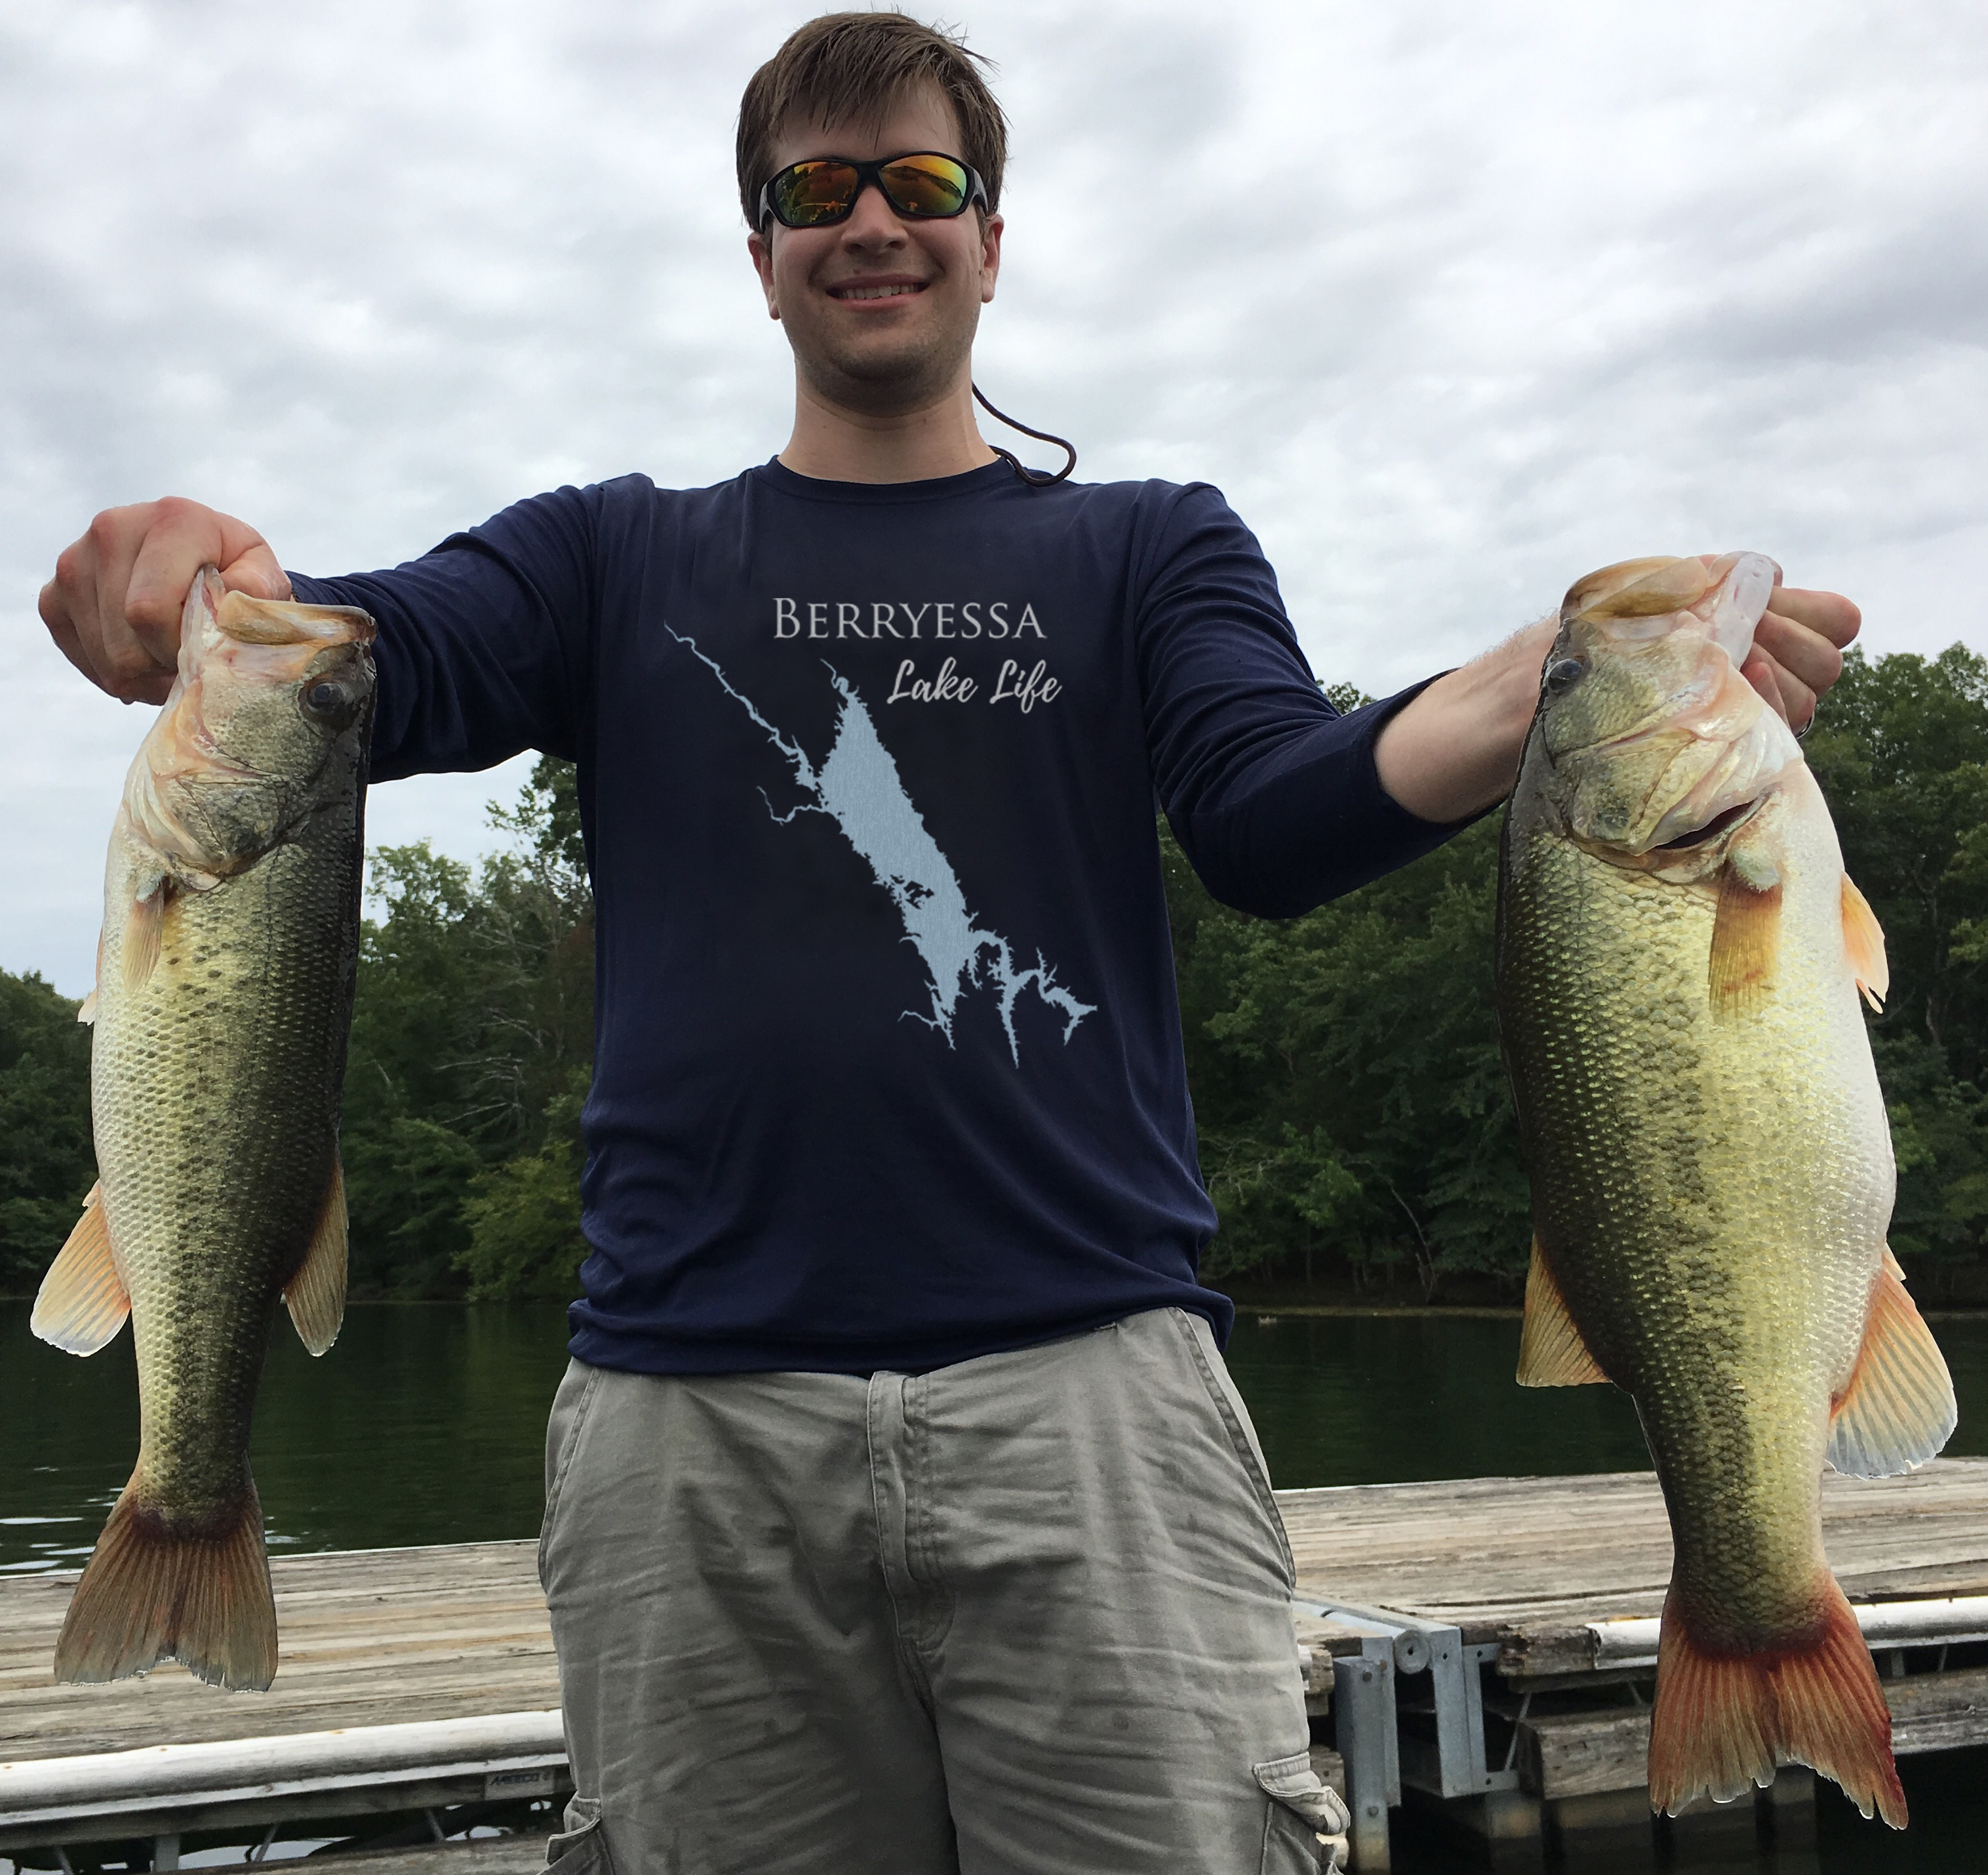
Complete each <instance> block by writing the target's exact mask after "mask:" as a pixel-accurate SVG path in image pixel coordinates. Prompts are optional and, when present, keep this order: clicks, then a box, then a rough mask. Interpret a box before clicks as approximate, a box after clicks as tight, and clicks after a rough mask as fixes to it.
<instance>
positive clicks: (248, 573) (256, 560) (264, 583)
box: [221, 540, 290, 600]
mask: <svg viewBox="0 0 1988 1875" xmlns="http://www.w3.org/2000/svg"><path fill="white" fill-rule="evenodd" d="M221 584H222V585H224V586H225V587H227V588H228V591H230V592H245V593H246V594H249V597H251V598H254V599H277V600H281V599H287V598H289V597H290V576H289V574H287V573H286V572H285V571H284V570H283V569H282V564H281V563H280V562H279V560H277V558H276V555H275V554H274V553H272V552H271V551H270V550H269V546H268V544H267V543H265V542H263V541H260V540H259V541H257V542H256V543H255V545H254V546H253V547H250V548H249V549H248V550H246V551H245V552H244V553H240V554H238V556H236V557H235V559H233V560H230V561H229V562H228V564H227V565H226V566H225V567H222V568H221Z"/></svg>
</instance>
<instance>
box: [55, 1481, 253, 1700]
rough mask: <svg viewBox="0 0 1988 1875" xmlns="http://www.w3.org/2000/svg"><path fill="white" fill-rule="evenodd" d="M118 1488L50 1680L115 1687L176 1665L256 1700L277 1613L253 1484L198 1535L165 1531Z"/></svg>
mask: <svg viewBox="0 0 1988 1875" xmlns="http://www.w3.org/2000/svg"><path fill="white" fill-rule="evenodd" d="M136 1484H137V1481H136V1480H135V1479H134V1481H133V1482H132V1483H131V1484H127V1485H126V1486H125V1487H124V1491H123V1495H122V1496H121V1497H120V1498H118V1500H117V1508H115V1509H113V1511H111V1513H110V1521H108V1522H106V1524H105V1525H104V1526H103V1535H101V1536H100V1537H99V1538H97V1539H96V1548H95V1550H94V1551H93V1552H91V1555H90V1562H89V1564H88V1565H87V1566H86V1568H85V1569H84V1570H83V1580H82V1581H81V1582H78V1583H77V1584H76V1594H75V1596H74V1597H73V1599H71V1601H70V1603H69V1617H68V1619H66V1620H65V1621H64V1622H63V1630H62V1635H61V1637H60V1638H59V1640H57V1641H56V1678H57V1679H58V1680H72V1681H78V1682H95V1681H100V1680H122V1679H123V1678H124V1677H126V1675H127V1674H141V1673H144V1672H145V1671H146V1670H147V1669H148V1668H150V1667H156V1666H157V1665H158V1663H160V1662H161V1660H180V1661H183V1662H184V1663H185V1664H186V1666H187V1667H188V1669H189V1670H191V1672H192V1673H193V1674H195V1675H196V1676H197V1677H198V1678H200V1679H202V1680H205V1681H207V1683H208V1684H209V1685H210V1686H221V1687H228V1688H229V1689H230V1690H234V1689H237V1688H241V1687H252V1688H253V1689H254V1690H255V1691H257V1692H262V1691H265V1690H266V1688H267V1687H268V1686H269V1682H270V1681H271V1680H272V1679H274V1678H275V1677H276V1601H275V1599H274V1597H273V1596H272V1594H271V1592H270V1589H269V1554H268V1552H267V1551H266V1550H265V1548H263V1545H262V1502H261V1500H260V1499H259V1498H257V1496H256V1494H255V1485H254V1484H252V1483H245V1489H244V1491H243V1494H242V1499H241V1501H240V1502H239V1504H238V1505H237V1506H235V1507H234V1508H233V1509H232V1511H231V1512H230V1513H229V1514H228V1515H227V1516H226V1517H225V1518H222V1519H218V1520H216V1521H215V1522H214V1523H213V1524H211V1525H209V1527H208V1528H207V1529H205V1531H198V1532H196V1533H192V1534H188V1533H187V1532H184V1531H175V1530H174V1529H172V1528H169V1527H168V1526H167V1524H166V1522H165V1520H164V1518H161V1516H160V1515H159V1514H158V1513H157V1511H155V1510H154V1509H152V1508H151V1507H150V1505H149V1504H147V1503H146V1502H145V1501H144V1498H142V1497H141V1496H140V1494H139V1493H138V1491H137V1488H136Z"/></svg>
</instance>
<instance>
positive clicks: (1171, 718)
mask: <svg viewBox="0 0 1988 1875" xmlns="http://www.w3.org/2000/svg"><path fill="white" fill-rule="evenodd" d="M296 588H297V592H298V596H299V597H301V598H306V599H312V600H316V601H323V602H326V603H335V604H356V605H360V606H363V607H364V608H366V609H367V611H369V612H370V613H371V614H373V615H374V618H375V619H376V620H377V621H378V624H379V628H380V633H379V639H378V643H377V647H376V656H377V662H378V665H379V672H380V686H379V699H378V709H377V723H376V727H375V730H374V744H373V775H374V779H375V780H391V779H392V778H394V777H397V776H403V775H410V774H414V773H421V772H424V771H434V770H463V769H478V768H482V767H488V766H489V765H490V764H492V763H495V762H498V761H501V760H503V759H505V757H507V756H511V755H512V754H515V753H517V752H519V750H525V749H539V750H545V751H546V752H547V753H551V754H554V755H559V756H570V757H573V759H574V760H576V761H577V763H578V764H579V785H580V810H581V815H582V819H583V826H584V828H585V832H586V837H587V855H588V861H589V865H590V868H591V872H592V875H593V884H594V893H595V901H596V907H597V927H596V943H597V974H596V1010H597V1014H596V1037H597V1039H596V1052H595V1061H594V1077H593V1090H592V1092H591V1094H590V1097H589V1098H588V1101H587V1107H586V1112H585V1129H586V1136H587V1169H586V1173H585V1177H584V1181H583V1200H584V1226H585V1230H586V1234H587V1239H588V1241H589V1243H590V1245H591V1247H592V1254H591V1255H590V1257H588V1259H587V1263H586V1265H585V1267H584V1268H583V1271H582V1281H583V1286H584V1288H585V1291H586V1294H585V1297H584V1299H583V1300H582V1301H579V1302H577V1303H576V1304H575V1305H574V1307H573V1313H572V1322H573V1352H575V1354H576V1355H578V1356H579V1357H580V1359H583V1360H586V1361H588V1362H593V1363H595V1364H597V1365H600V1366H609V1367H617V1368H623V1369H633V1370H636V1371H640V1372H677V1373H692V1372H700V1373H702V1372H741V1371H749V1370H755V1369H813V1370H828V1371H849V1372H867V1371H870V1370H873V1369H879V1368H891V1369H907V1368H911V1369H915V1368H926V1367H931V1366H940V1365H942V1364H945V1363H946V1362H952V1361H957V1360H962V1359H969V1358H970V1357H972V1356H974V1355H982V1354H987V1353H992V1352H997V1351H999V1350H1000V1349H1008V1348H1014V1347H1019V1346H1024V1345H1029V1344H1030V1343H1032V1342H1040V1341H1043V1340H1045V1339H1051V1338H1053V1337H1055V1336H1057V1335H1064V1334H1070V1333H1075V1332H1079V1331H1080V1330H1083V1329H1084V1328H1090V1327H1093V1326H1096V1325H1100V1324H1102V1323H1104V1322H1111V1321H1114V1320H1116V1319H1117V1318H1121V1317H1122V1316H1124V1315H1129V1314H1132V1313H1134V1312H1135V1311H1139V1310H1141V1309H1145V1308H1155V1307H1159V1306H1163V1305H1168V1304H1178V1305H1182V1306H1184V1307H1186V1308H1192V1309H1195V1310H1198V1311H1200V1312H1201V1313H1202V1314H1204V1315H1206V1316H1207V1317H1208V1318H1209V1319H1210V1321H1211V1322H1213V1324H1214V1325H1215V1328H1216V1330H1217V1332H1218V1333H1220V1334H1222V1335H1226V1332H1227V1329H1228V1327H1229V1319H1230V1310H1229V1304H1228V1303H1227V1301H1226V1299H1225V1298H1222V1296H1220V1295H1217V1294H1216V1293H1215V1292H1214V1291H1210V1290H1208V1289H1205V1288H1202V1287H1201V1286H1200V1285H1199V1283H1198V1282H1197V1281H1196V1280H1195V1266H1196V1258H1197V1257H1198V1254H1199V1251H1200V1250H1201V1248H1202V1245H1203V1244H1205V1242H1206V1240H1208V1238H1209V1235H1210V1234H1211V1233H1212V1230H1213V1228H1214V1224H1215V1216H1214V1212H1213V1210H1212V1207H1211V1206H1210V1204H1209V1200H1208V1197H1207V1194H1206V1193H1205V1190H1204V1189H1203V1186H1202V1179H1201V1176H1200V1172H1199V1166H1198V1164H1197V1162H1196V1157H1195V1135H1194V1122H1193V1116H1192V1111H1191V1109H1190V1106H1189V1102H1188V1088H1187V1082H1186V1076H1185V1070H1184V1067H1183V1063H1182V1047H1181V1034H1180V1021H1179V1015H1178V1009H1177V1007H1176V1003H1175V993H1174V980H1173V960H1172V956H1171V946H1170V944H1169V941H1168V926H1167V916H1166V905H1165V898H1164V895H1163V893H1162V891H1161V874H1160V865H1159V855H1158V841H1157V835H1156V831H1155V817H1154V805H1155V800H1158V803H1159V804H1160V805H1161V807H1164V809H1165V812H1166V814H1167V815H1168V818H1169V820H1170V821H1171V824H1172V826H1173V828H1174V830H1175V833H1176V834H1177V835H1178V838H1179V839H1180V841H1181V844H1182V846H1183V848H1185V850H1186V851H1187V853H1188V856H1189V858H1191V859H1192V861H1193V863H1194V865H1195V868H1196V869H1197V871H1198V872H1199V874H1200V875H1201V876H1202V878H1203V879H1204V880H1205V882H1206V883H1207V884H1208V885H1209V888H1210V889H1211V890H1212V892H1214V893H1215V895H1216V896H1217V897H1219V898H1220V899H1224V900H1225V901H1226V902H1228V903H1229V904H1231V905H1237V906H1239V907H1241V908H1242V909H1245V910H1247V911H1250V912H1258V913H1261V914H1264V915H1266V916H1283V915H1289V914H1292V913H1295V912H1300V911H1303V910H1305V909H1308V908H1310V906H1312V905H1317V904H1318V903H1320V902H1323V901H1324V900H1325V899H1328V898H1330V897H1331V896H1333V895H1335V894H1337V893H1340V892H1346V891H1348V890H1350V889H1351V888H1353V887H1354V886H1357V885H1361V884H1362V883H1364V882H1365V881H1367V880H1368V879H1371V878H1374V877H1376V876H1377V875H1379V874H1381V873H1382V872H1385V871H1387V870H1388V869H1389V868H1392V867H1395V866H1397V865H1401V863H1403V862H1404V861H1406V860H1408V859H1410V858H1414V857H1415V855H1418V854H1419V853H1421V852H1422V851H1425V850H1427V849H1428V848H1431V847H1432V846H1434V845H1435V844H1437V843H1438V842H1439V841H1440V840H1441V839H1442V838H1444V837H1445V834H1446V833H1447V832H1448V831H1449V830H1448V829H1446V828H1437V827H1433V826H1431V825H1429V824H1428V823H1425V822H1423V821H1418V820H1417V819H1415V817H1413V816H1412V815H1411V814H1408V813H1407V812H1406V811H1405V810H1403V809H1402V808H1401V807H1398V805H1396V804H1395V802H1394V801H1393V800H1391V799H1390V798H1389V797H1388V795H1387V794H1385V793H1384V791H1383V790H1382V789H1381V785H1380V783H1379V780H1378V777H1377V775H1376V773H1375V770H1374V737H1375V736H1376V734H1377V733H1378V729H1379V727H1380V726H1381V723H1382V722H1383V721H1384V719H1385V718H1386V716H1387V714H1388V709H1389V707H1390V706H1387V705H1383V706H1379V707H1377V708H1375V709H1368V710H1362V711H1360V712H1357V713H1355V714H1354V715H1353V716H1347V717H1341V716H1339V715H1338V714H1337V712H1335V711H1334V709H1332V707H1331V706H1330V704H1329V703H1328V702H1327V701H1326V700H1325V699H1324V696H1322V695H1321V694H1320V691H1319V689H1318V686H1317V682H1315V680H1314V679H1313V676H1312V674H1311V672H1310V670H1309V669H1308V668H1307V665H1306V663H1305V660H1304V657H1303V654H1302V653H1301V652H1300V650H1299V648H1298V645H1297V638H1296V637H1295V635H1293V631H1292V629H1291V627H1290V622H1289V621H1288V620H1287V619H1286V616H1285V614H1284V610H1283V603H1282V601H1281V600H1280V597H1279V594H1278V591H1277V587H1276V578H1275V576H1274V575H1273V574H1272V572H1271V570H1270V567H1269V565H1268V564H1266V561H1265V560H1264V558H1263V553H1262V551H1261V550H1260V549H1259V547H1258V545H1257V543H1256V540H1255V539H1254V538H1253V536H1252V535H1251V534H1250V533H1249V531H1248V530H1247V529H1246V528H1245V527H1244V526H1242V523H1240V522H1239V520H1237V519H1236V516H1234V515H1233V514H1232V513H1231V512H1230V511H1229V509H1228V507H1227V506H1226V504H1225V503H1223V502H1222V499H1221V497H1220V496H1219V495H1218V494H1217V493H1216V492H1215V491H1214V490H1213V489H1210V488H1209V487H1206V486H1188V487H1178V486H1171V485H1168V484H1165V483H1161V482H1144V483H1117V484H1111V485H1107V486H1082V485H1071V484H1068V483H1065V484H1063V485H1061V486H1057V487H1053V488H1048V489H1040V488H1032V487H1029V486H1026V485H1025V484H1023V482H1020V481H1019V479H1016V477H1015V476H1013V474H1012V473H1011V472H1010V471H1009V469H1008V468H1007V467H1006V465H1004V464H1001V463H996V464H993V465H989V467H987V468H985V469H975V470H974V471H972V472H970V473H968V474H965V475H962V476H950V477H946V478H944V479H938V480H935V481H927V482H910V483H898V484H891V485H887V486H872V485H867V484H853V483H843V482H822V481H816V480H813V479H809V478H807V477H804V476H797V475H796V474H794V473H793V472H791V471H789V470H788V469H786V468H784V467H783V466H782V465H780V464H779V463H778V462H773V463H769V464H767V465H766V466H764V467H762V468H759V469H752V470H749V471H748V472H746V473H745V474H744V475H742V476H739V477H738V478H737V479H735V480H733V481H731V482H724V483H722V484H720V485H718V486H716V487H714V488H709V489H693V490H671V489H658V488H656V487H654V486H653V485H652V484H651V483H650V482H648V481H647V479H645V478H644V477H641V476H627V477H624V478H623V479H620V480H618V481H615V482H607V483H604V484H602V485H600V486H596V487H592V488H587V489H570V488H569V489H560V491H559V492H556V493H555V494H551V495H546V496H540V497H538V498H536V499H532V500H529V501H526V502H522V503H519V504H518V505H517V506H515V507H512V508H509V509H506V510H505V512H504V513H502V514H499V515H498V516H495V518H494V519H493V520H491V521H489V522H488V523H485V525H484V526H481V527H478V528H475V529H472V530H470V531H469V532H468V533H462V534H458V535H455V536H452V537H451V538H450V539H449V540H445V542H443V543H442V544H441V546H440V547H437V548H436V549H435V550H434V551H433V552H432V553H428V554H427V555H425V556H424V557H422V558H421V559H420V560H415V561H413V562H411V563H410V564H407V565H405V566H402V567H397V568H395V569H394V570H391V571H387V572H382V573H375V574H363V575H357V576H354V577H349V578H343V579H335V580H320V579H305V578H302V577H299V578H297V580H296Z"/></svg>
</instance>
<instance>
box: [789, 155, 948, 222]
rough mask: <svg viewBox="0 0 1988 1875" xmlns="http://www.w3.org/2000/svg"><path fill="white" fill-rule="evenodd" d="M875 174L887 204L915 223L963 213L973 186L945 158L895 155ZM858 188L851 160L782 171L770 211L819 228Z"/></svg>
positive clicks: (839, 215)
mask: <svg viewBox="0 0 1988 1875" xmlns="http://www.w3.org/2000/svg"><path fill="white" fill-rule="evenodd" d="M874 174H876V175H877V178H878V181H879V183H880V184H881V187H882V188H883V191H884V199H885V200H886V201H888V202H889V203H890V205H891V207H892V208H894V209H895V210H896V211H897V212H898V214H900V215H908V216H909V217H911V218H912V219H913V220H917V221H925V220H937V219H942V218H946V217H949V216H952V215H958V214H959V213H961V212H962V211H963V210H964V209H965V206H966V203H967V197H968V193H969V191H970V190H971V188H972V181H971V180H970V179H969V176H968V174H967V171H966V170H965V167H964V166H963V165H962V164H958V163H955V161H953V160H952V158H951V157H945V156H933V155H918V156H906V157H898V158H897V159H896V160H894V161H891V162H889V163H886V164H884V165H883V166H882V167H881V168H880V169H877V171H874ZM862 187H863V174H862V171H860V170H859V169H858V168H857V166H856V165H855V164H854V163H837V162H833V161H827V160H823V161H816V162H806V163H796V164H793V165H792V166H791V167H790V168H786V169H783V170H782V171H780V173H779V174H778V175H777V176H776V177H775V178H773V183H772V184H771V187H770V191H769V192H770V195H771V197H772V200H773V209H774V212H775V213H776V215H778V216H779V218H780V219H781V220H782V221H783V222H786V225H788V226H789V228H819V227H820V226H822V225H824V224H825V223H827V222H840V221H841V220H843V219H844V218H845V217H846V216H847V215H849V213H850V212H851V211H852V210H853V209H854V208H855V206H856V198H857V195H858V194H860V191H861V190H862Z"/></svg>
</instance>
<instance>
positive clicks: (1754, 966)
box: [1709, 861, 1781, 1016]
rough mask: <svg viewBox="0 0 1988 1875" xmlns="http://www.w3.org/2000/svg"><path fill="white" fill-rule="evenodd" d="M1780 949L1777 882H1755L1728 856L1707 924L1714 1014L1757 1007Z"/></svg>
mask: <svg viewBox="0 0 1988 1875" xmlns="http://www.w3.org/2000/svg"><path fill="white" fill-rule="evenodd" d="M1780 949H1781V885H1780V880H1779V879H1778V878H1773V877H1772V876H1771V875H1769V877H1768V878H1767V879H1765V880H1763V881H1761V882H1757V883H1756V881H1754V880H1753V879H1750V878H1747V877H1746V872H1745V871H1744V870H1743V868H1741V867H1740V866H1739V865H1736V864H1735V863H1733V861H1728V862H1727V864H1726V867H1725V868H1724V869H1723V871H1722V872H1720V874H1719V911H1718V914H1717V916H1716V917H1715V918H1714V919H1713V920H1712V959H1711V964H1710V974H1709V989H1710V991H1711V996H1712V1014H1714V1015H1716V1016H1734V1015H1743V1014H1746V1013H1747V1012H1748V1011H1750V1010H1753V1009H1756V1008H1758V1007H1760V1003H1761V1002H1762V1000H1763V999H1764V998H1765V997H1766V995H1767V991H1768V990H1769V989H1770V987H1772V985H1773V980H1774V966H1775V964H1776V963H1777V961H1778V960H1779V958H1780Z"/></svg>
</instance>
